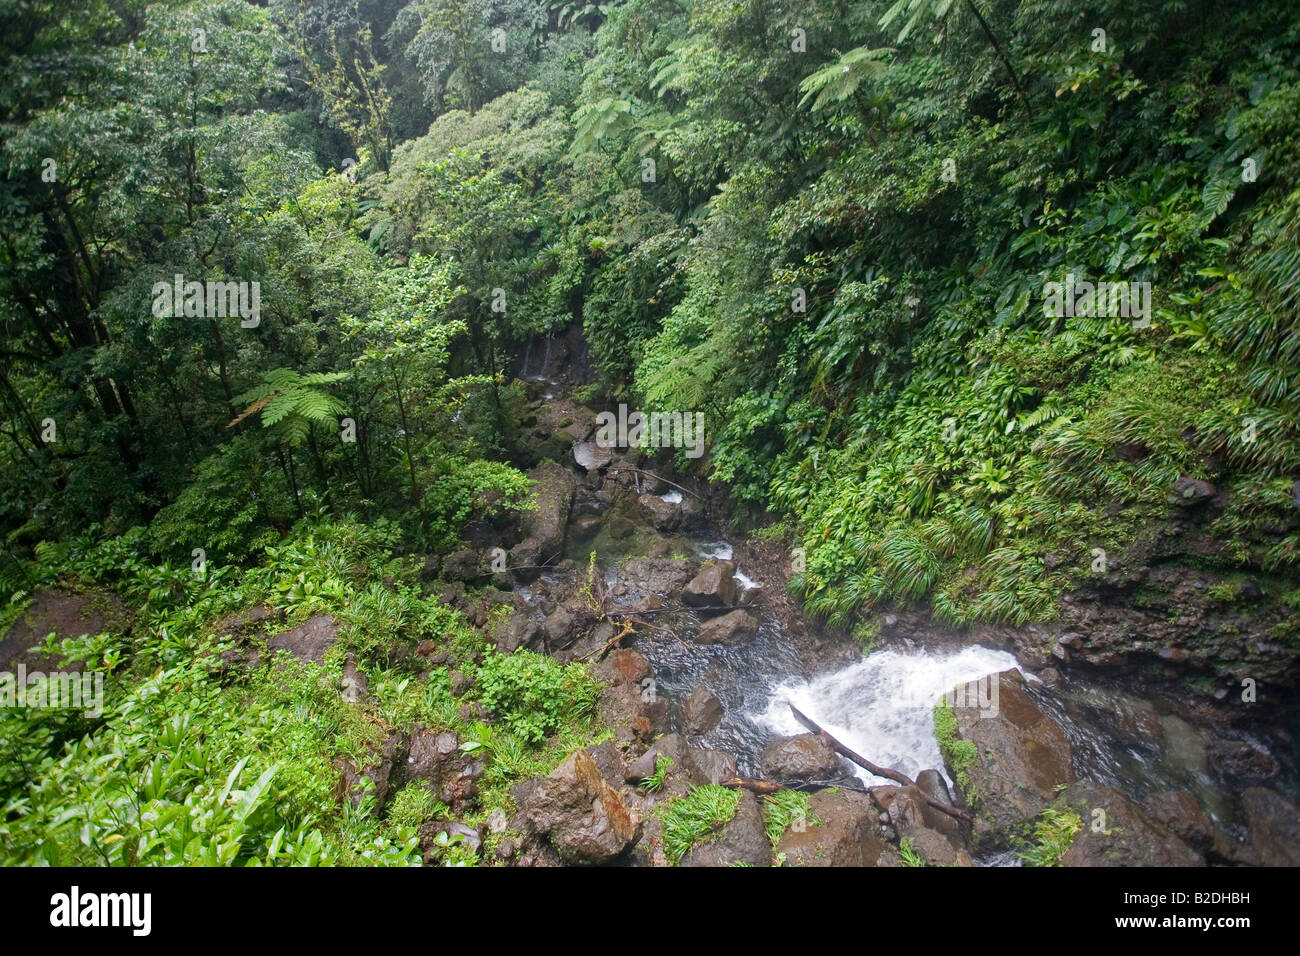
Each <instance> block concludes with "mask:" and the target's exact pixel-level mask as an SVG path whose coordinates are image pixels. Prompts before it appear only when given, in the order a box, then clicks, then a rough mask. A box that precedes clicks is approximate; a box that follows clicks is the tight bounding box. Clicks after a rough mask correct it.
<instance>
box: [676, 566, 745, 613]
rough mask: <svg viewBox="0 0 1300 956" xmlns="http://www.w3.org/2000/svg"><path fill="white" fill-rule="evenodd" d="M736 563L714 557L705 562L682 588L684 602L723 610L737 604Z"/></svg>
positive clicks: (704, 607) (690, 605) (709, 608)
mask: <svg viewBox="0 0 1300 956" xmlns="http://www.w3.org/2000/svg"><path fill="white" fill-rule="evenodd" d="M735 573H736V563H735V562H734V561H724V560H721V559H719V558H714V559H712V560H710V561H706V562H704V564H703V566H701V568H700V570H699V571H698V572H697V573H696V575H695V577H693V578H691V580H690V581H688V582H687V584H686V587H684V588H683V589H682V602H683V603H684V604H686V605H687V606H689V607H696V608H700V609H702V610H715V611H716V610H722V609H724V608H729V607H735V605H736V579H735V577H734V576H733V575H735Z"/></svg>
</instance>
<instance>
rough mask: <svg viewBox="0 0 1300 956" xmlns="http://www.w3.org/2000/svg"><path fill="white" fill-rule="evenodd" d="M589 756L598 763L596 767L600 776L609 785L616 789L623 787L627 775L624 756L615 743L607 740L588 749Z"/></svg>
mask: <svg viewBox="0 0 1300 956" xmlns="http://www.w3.org/2000/svg"><path fill="white" fill-rule="evenodd" d="M587 756H589V757H590V758H591V759H592V760H594V761H595V762H596V766H597V767H599V768H600V775H601V776H602V777H604V778H605V782H606V783H607V784H609V785H610V786H611V787H614V788H618V787H621V786H623V777H624V773H625V768H624V766H623V755H622V754H621V753H620V752H619V749H618V745H617V744H615V743H614V741H612V740H606V741H604V742H603V743H599V744H595V745H594V746H591V747H588V748H587Z"/></svg>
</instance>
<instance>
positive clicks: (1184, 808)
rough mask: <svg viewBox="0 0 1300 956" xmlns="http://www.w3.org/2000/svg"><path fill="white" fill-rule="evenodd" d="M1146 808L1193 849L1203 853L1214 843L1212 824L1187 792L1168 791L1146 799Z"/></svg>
mask: <svg viewBox="0 0 1300 956" xmlns="http://www.w3.org/2000/svg"><path fill="white" fill-rule="evenodd" d="M1145 805H1146V809H1147V811H1148V812H1149V813H1150V814H1151V818H1152V819H1153V820H1155V821H1156V822H1157V823H1161V824H1164V826H1165V827H1167V828H1168V829H1169V830H1170V831H1172V832H1173V834H1174V835H1175V836H1176V837H1178V839H1180V840H1182V841H1183V842H1184V843H1186V844H1187V845H1188V846H1190V847H1191V848H1192V849H1193V850H1196V851H1198V852H1200V853H1204V852H1205V851H1206V850H1208V849H1209V848H1210V846H1211V845H1212V844H1213V842H1214V824H1213V822H1211V820H1210V818H1209V816H1207V815H1206V813H1205V811H1204V810H1202V809H1201V805H1200V804H1199V803H1197V802H1196V798H1195V797H1193V796H1192V795H1191V794H1190V793H1186V792H1184V791H1179V790H1169V791H1167V792H1165V793H1153V794H1151V795H1150V796H1148V797H1147V798H1146V801H1145Z"/></svg>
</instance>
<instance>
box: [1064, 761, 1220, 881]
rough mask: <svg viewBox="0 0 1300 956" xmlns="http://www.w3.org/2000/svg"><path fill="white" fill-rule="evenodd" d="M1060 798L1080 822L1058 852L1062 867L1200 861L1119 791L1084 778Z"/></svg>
mask: <svg viewBox="0 0 1300 956" xmlns="http://www.w3.org/2000/svg"><path fill="white" fill-rule="evenodd" d="M1060 802H1061V803H1062V804H1063V805H1064V806H1068V807H1069V808H1070V809H1072V810H1074V811H1075V812H1076V813H1077V814H1078V815H1079V818H1080V820H1082V821H1083V828H1082V829H1081V830H1080V831H1079V833H1078V834H1077V835H1076V836H1075V838H1074V842H1073V843H1072V844H1071V845H1070V848H1069V849H1068V850H1066V851H1065V853H1063V854H1062V855H1061V865H1062V866H1204V865H1205V857H1204V855H1203V854H1201V853H1198V852H1197V851H1196V850H1194V849H1192V848H1191V847H1190V846H1188V845H1187V844H1186V843H1184V842H1183V841H1182V840H1181V839H1180V838H1179V837H1178V836H1177V834H1175V833H1174V832H1173V831H1171V830H1170V829H1169V828H1168V827H1167V826H1165V825H1163V824H1162V823H1161V822H1160V821H1159V820H1158V819H1156V818H1155V817H1154V816H1153V815H1151V814H1149V813H1148V812H1147V811H1146V810H1145V809H1144V808H1143V807H1140V806H1138V805H1137V804H1135V803H1133V802H1132V801H1131V800H1129V799H1128V797H1126V796H1124V794H1122V793H1120V792H1119V791H1118V790H1115V789H1113V788H1111V787H1107V786H1103V785H1102V784H1099V783H1094V782H1093V781H1091V780H1085V781H1082V782H1080V783H1077V784H1075V785H1074V786H1071V787H1070V788H1069V789H1068V790H1067V791H1066V792H1065V793H1064V794H1063V795H1062V797H1061V801H1060ZM1098 811H1100V813H1098Z"/></svg>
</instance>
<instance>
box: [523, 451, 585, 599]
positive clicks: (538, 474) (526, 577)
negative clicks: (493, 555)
mask: <svg viewBox="0 0 1300 956" xmlns="http://www.w3.org/2000/svg"><path fill="white" fill-rule="evenodd" d="M528 478H529V480H530V481H531V482H532V483H533V488H534V490H535V492H536V496H537V507H536V508H535V509H534V510H532V511H526V512H524V513H523V516H522V518H521V519H520V525H521V527H522V530H523V533H524V540H523V541H521V542H520V543H519V544H517V545H515V546H514V547H513V548H512V549H511V550H510V561H509V567H510V571H511V573H512V574H513V575H514V576H515V580H517V581H532V580H534V579H535V578H536V577H537V576H538V575H539V574H540V573H541V567H540V566H541V565H543V564H548V563H550V562H552V561H554V560H556V559H557V558H558V557H559V556H560V555H561V554H562V553H563V551H564V536H565V530H566V527H567V525H568V522H569V510H570V509H571V508H572V506H573V494H574V488H575V486H576V482H575V481H574V479H573V476H572V475H571V474H569V472H568V471H567V470H565V469H564V468H561V467H560V466H559V465H557V464H554V463H553V462H547V463H544V464H541V465H539V466H537V467H536V468H534V469H532V470H531V471H529V472H528Z"/></svg>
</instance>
